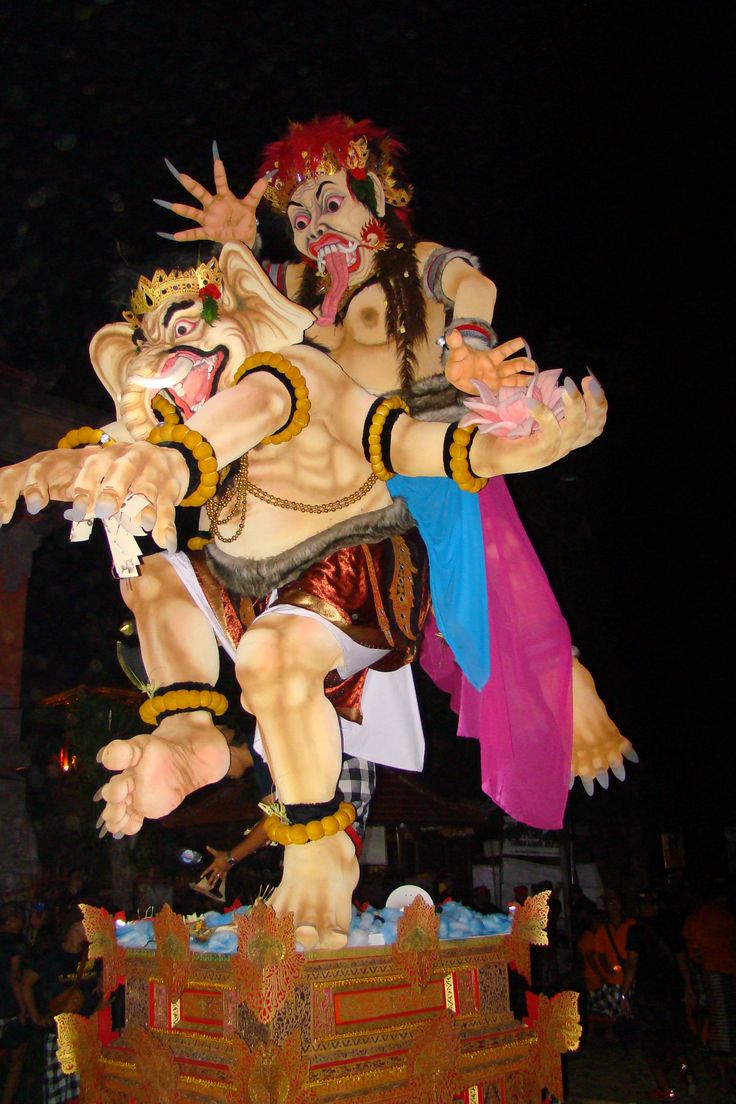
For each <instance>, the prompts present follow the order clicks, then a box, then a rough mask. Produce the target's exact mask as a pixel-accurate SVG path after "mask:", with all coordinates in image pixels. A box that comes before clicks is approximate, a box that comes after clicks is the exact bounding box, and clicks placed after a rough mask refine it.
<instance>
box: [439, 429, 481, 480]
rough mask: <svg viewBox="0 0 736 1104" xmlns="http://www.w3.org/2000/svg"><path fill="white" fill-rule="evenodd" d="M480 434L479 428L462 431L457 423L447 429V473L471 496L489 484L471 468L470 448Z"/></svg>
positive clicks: (445, 451) (445, 446)
mask: <svg viewBox="0 0 736 1104" xmlns="http://www.w3.org/2000/svg"><path fill="white" fill-rule="evenodd" d="M477 432H478V427H477V426H473V427H472V429H461V428H460V426H459V425H458V423H457V422H453V423H452V425H450V426H448V427H447V433H446V434H445V444H444V464H445V471H446V473H447V475H448V477H449V478H450V479H454V480H455V482H456V483H457V485H458V487H460V488H461V490H463V491H469V492H470V493H471V494H477V493H478V491H482V490H483V488H484V487H485V485H486V483H487V482H488V480H487V479H483V478H482V476H479V475H476V474H475V472H474V471H473V469H472V468H471V466H470V458H469V453H470V446H471V445H472V443H473V438H474V437H475V435H476V433H477Z"/></svg>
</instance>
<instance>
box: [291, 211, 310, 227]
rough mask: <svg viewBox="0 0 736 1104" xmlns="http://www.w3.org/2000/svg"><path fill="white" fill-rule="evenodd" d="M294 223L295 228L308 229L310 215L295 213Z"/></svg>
mask: <svg viewBox="0 0 736 1104" xmlns="http://www.w3.org/2000/svg"><path fill="white" fill-rule="evenodd" d="M292 225H293V227H294V229H295V230H306V229H307V227H308V226H309V215H307V214H305V213H301V214H298V215H295V216H294V219H293V222H292Z"/></svg>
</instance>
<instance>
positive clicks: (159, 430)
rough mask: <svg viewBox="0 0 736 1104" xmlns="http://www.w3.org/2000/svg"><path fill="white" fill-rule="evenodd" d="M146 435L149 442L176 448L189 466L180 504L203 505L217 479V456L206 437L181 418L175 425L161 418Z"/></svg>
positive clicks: (214, 488)
mask: <svg viewBox="0 0 736 1104" xmlns="http://www.w3.org/2000/svg"><path fill="white" fill-rule="evenodd" d="M147 439H148V443H149V444H151V445H163V446H166V447H168V448H174V449H176V450H177V452H179V453H180V454H181V455H182V457H183V459H184V461H185V463H186V465H187V467H188V468H189V485H188V487H187V490H186V494H185V495H184V498H183V499H182V500H181V502H180V503H179V505H180V506H204V504H205V502H208V501H209V500H210V499H211V498H212V497H213V495H214V494H215V491H216V490H217V484H218V483H219V482H220V475H219V472H218V470H217V458H216V457H215V452H214V449H213V448H212V445H211V444H210V443H209V441H207V440H205V438H204V437H203V436H202V434H201V433H198V432H197V430H196V429H190V428H189V426H188V425H186V424H185V423H183V422H182V423H179V424H176V425H172V424H170V423H168V422H162V423H161V424H160V425H157V426H155V427H154V428H153V429H152V430H151V432H150V433H149V435H148V438H147Z"/></svg>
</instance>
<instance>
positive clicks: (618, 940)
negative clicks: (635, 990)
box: [590, 889, 635, 1023]
mask: <svg viewBox="0 0 736 1104" xmlns="http://www.w3.org/2000/svg"><path fill="white" fill-rule="evenodd" d="M601 903H602V904H603V909H604V911H603V915H602V918H601V922H600V924H599V925H598V930H597V932H596V943H595V949H594V953H595V954H596V956H597V966H598V971H599V973H600V976H601V977H602V979H603V984H602V985H601V987H600V989H599V990H598V992H597V993H596V994H595V999H594V1000H593V1002H592V1004H591V1006H590V1010H591V1011H593V1012H595V1013H596V1014H597V1015H599V1016H604V1017H606V1018H607V1019H608V1020H610V1021H611V1023H614V1022H615V1021H616V1020H617V1019H618V1017H619V1016H620V1014H621V987H622V985H623V981H624V963H625V961H626V939H627V936H628V932H629V928H630V927H631V926H632V925H633V924H634V923H635V921H634V918H633V917H631V916H624V911H623V905H622V902H621V897H620V896H619V894H618V893H617V892H616V890H615V889H609V890H607V891H606V892H605V893H604V894H603V896H602V898H601Z"/></svg>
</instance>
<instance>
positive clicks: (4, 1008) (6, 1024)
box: [0, 903, 28, 1104]
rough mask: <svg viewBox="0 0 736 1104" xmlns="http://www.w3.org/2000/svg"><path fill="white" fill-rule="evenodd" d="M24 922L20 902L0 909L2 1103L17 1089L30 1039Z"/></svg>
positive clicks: (9, 1101) (6, 1102) (9, 1103)
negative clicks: (24, 981)
mask: <svg viewBox="0 0 736 1104" xmlns="http://www.w3.org/2000/svg"><path fill="white" fill-rule="evenodd" d="M23 921H24V915H23V908H22V906H21V905H18V904H14V903H13V904H8V905H3V906H2V908H0V1047H2V1049H3V1050H4V1051H6V1052H7V1054H8V1072H7V1076H6V1078H5V1082H4V1084H3V1091H2V1097H0V1100H1V1101H2V1104H11V1101H12V1099H13V1096H14V1095H15V1091H16V1089H17V1088H18V1084H19V1082H20V1075H21V1072H22V1070H23V1059H24V1058H25V1053H26V1045H27V1038H28V1029H27V1028H26V1026H25V1018H26V1016H25V1006H24V1004H23V997H22V993H21V970H22V964H23V955H24V953H25V941H24V939H23Z"/></svg>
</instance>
